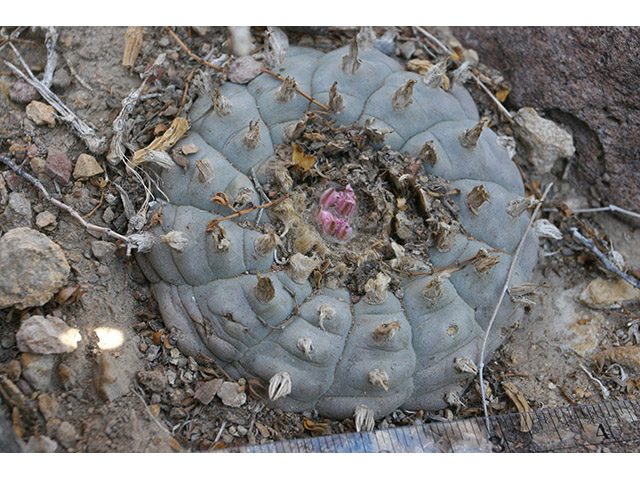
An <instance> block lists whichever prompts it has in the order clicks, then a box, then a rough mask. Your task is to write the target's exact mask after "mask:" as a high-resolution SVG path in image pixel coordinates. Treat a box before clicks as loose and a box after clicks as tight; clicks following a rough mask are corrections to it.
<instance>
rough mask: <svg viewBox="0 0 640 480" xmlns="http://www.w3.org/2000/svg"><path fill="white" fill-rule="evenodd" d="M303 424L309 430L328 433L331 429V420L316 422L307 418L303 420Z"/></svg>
mask: <svg viewBox="0 0 640 480" xmlns="http://www.w3.org/2000/svg"><path fill="white" fill-rule="evenodd" d="M302 426H303V427H304V429H305V430H307V431H309V432H314V433H327V430H328V429H329V422H314V421H312V420H309V419H308V418H305V419H303V420H302Z"/></svg>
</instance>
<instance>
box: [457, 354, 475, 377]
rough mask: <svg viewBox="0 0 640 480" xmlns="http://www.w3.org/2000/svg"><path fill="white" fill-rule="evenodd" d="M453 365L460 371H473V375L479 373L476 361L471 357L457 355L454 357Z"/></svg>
mask: <svg viewBox="0 0 640 480" xmlns="http://www.w3.org/2000/svg"><path fill="white" fill-rule="evenodd" d="M453 366H454V367H455V368H456V370H458V371H459V372H460V373H471V374H473V375H477V374H478V367H477V366H476V364H475V362H474V361H473V360H471V359H470V358H466V357H456V358H454V359H453Z"/></svg>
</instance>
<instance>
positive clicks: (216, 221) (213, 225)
mask: <svg viewBox="0 0 640 480" xmlns="http://www.w3.org/2000/svg"><path fill="white" fill-rule="evenodd" d="M287 198H289V195H285V196H283V197H281V198H278V199H277V200H273V201H272V202H269V203H263V204H262V205H257V206H254V207H249V208H245V209H244V210H238V211H236V212H234V213H232V214H231V215H227V216H226V217H222V218H216V219H214V220H211V221H210V222H209V224H208V226H207V232H211V231H213V230H215V229H216V228H217V227H218V225H219V224H220V222H224V221H225V220H230V219H232V218H236V217H239V216H240V215H246V214H247V213H251V212H253V211H255V210H260V209H263V208H269V207H273V206H274V205H277V204H279V203H280V202H282V201H283V200H285V199H287Z"/></svg>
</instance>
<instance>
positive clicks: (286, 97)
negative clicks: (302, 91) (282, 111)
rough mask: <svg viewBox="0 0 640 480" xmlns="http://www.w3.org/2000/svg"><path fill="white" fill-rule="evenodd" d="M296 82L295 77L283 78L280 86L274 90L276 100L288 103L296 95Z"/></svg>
mask: <svg viewBox="0 0 640 480" xmlns="http://www.w3.org/2000/svg"><path fill="white" fill-rule="evenodd" d="M297 88H298V84H297V83H296V80H295V78H293V77H287V78H285V79H284V81H283V82H282V84H281V85H280V87H278V89H277V90H276V95H275V97H276V100H277V101H278V102H282V103H289V102H290V101H291V100H293V97H295V95H296V90H297Z"/></svg>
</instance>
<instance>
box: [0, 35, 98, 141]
mask: <svg viewBox="0 0 640 480" xmlns="http://www.w3.org/2000/svg"><path fill="white" fill-rule="evenodd" d="M9 46H10V47H11V48H12V50H13V53H15V55H16V57H17V58H18V60H19V61H20V64H21V65H22V67H23V68H24V69H25V71H26V72H27V73H26V74H24V73H22V72H21V71H20V69H19V68H18V67H16V66H15V65H13V64H12V63H11V62H8V61H6V60H5V62H4V63H5V65H6V66H7V67H9V68H10V69H11V70H12V71H13V72H14V73H15V74H16V75H18V76H19V77H21V78H22V79H23V80H25V81H26V82H27V83H29V84H30V85H31V86H32V87H34V88H35V89H36V90H37V91H38V93H39V94H40V95H41V96H42V98H44V99H45V100H46V101H47V103H49V105H51V106H52V107H53V108H55V109H56V111H57V112H58V115H59V116H60V119H61V120H62V121H63V122H67V123H69V124H70V125H71V126H72V127H73V129H74V130H75V131H76V133H77V134H78V136H79V137H80V138H81V139H82V141H83V142H84V143H85V145H86V146H87V147H88V148H89V150H90V151H91V152H92V153H96V154H101V153H104V151H105V150H106V139H105V138H104V137H98V136H97V134H96V131H95V129H94V128H93V127H91V126H89V124H87V123H86V122H85V121H84V120H82V119H81V118H80V117H78V116H77V115H76V114H75V113H74V112H73V111H72V110H71V109H70V108H69V107H67V106H66V105H65V104H64V103H63V102H62V100H60V98H58V96H57V95H56V94H55V93H53V92H52V91H51V90H49V88H48V87H47V86H46V85H44V84H43V83H42V82H41V81H40V80H38V79H37V78H36V77H35V75H34V74H33V72H32V71H31V69H30V68H29V66H28V65H27V62H25V61H24V59H23V58H22V55H20V52H18V50H17V49H16V48H15V47H14V46H13V44H12V43H9Z"/></svg>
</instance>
